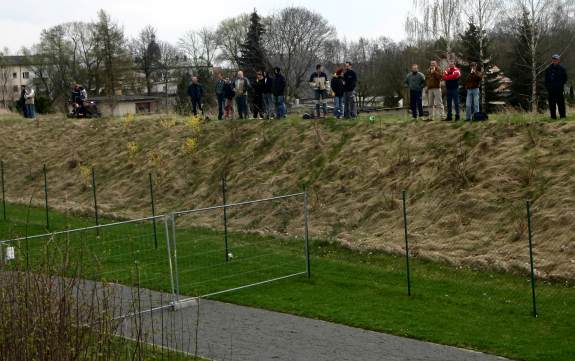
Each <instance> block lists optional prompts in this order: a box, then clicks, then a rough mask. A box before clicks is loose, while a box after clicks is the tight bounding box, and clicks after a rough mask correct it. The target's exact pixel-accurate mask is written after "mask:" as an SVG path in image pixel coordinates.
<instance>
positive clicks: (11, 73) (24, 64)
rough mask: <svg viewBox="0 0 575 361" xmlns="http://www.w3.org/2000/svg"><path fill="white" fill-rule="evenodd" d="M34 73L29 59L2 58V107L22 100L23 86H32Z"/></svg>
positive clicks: (0, 98)
mask: <svg viewBox="0 0 575 361" xmlns="http://www.w3.org/2000/svg"><path fill="white" fill-rule="evenodd" d="M33 80H34V71H33V70H32V67H31V66H30V63H29V58H27V57H24V56H3V57H0V106H7V105H9V104H11V103H13V102H15V101H17V100H18V99H19V98H20V91H21V90H22V85H30V84H31V83H32V81H33Z"/></svg>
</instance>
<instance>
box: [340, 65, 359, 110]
mask: <svg viewBox="0 0 575 361" xmlns="http://www.w3.org/2000/svg"><path fill="white" fill-rule="evenodd" d="M343 84H344V101H345V106H344V116H345V118H346V119H353V118H356V117H357V107H356V104H355V87H356V86H357V74H356V73H355V71H353V64H352V63H351V62H349V61H348V62H346V63H345V73H344V74H343Z"/></svg>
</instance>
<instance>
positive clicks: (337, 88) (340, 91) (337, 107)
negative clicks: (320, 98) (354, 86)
mask: <svg viewBox="0 0 575 361" xmlns="http://www.w3.org/2000/svg"><path fill="white" fill-rule="evenodd" d="M344 88H345V87H344V84H343V69H338V70H337V71H336V72H335V76H334V77H333V78H332V79H331V91H332V92H333V116H334V117H336V118H337V119H341V117H342V116H343V102H344V94H345V90H344Z"/></svg>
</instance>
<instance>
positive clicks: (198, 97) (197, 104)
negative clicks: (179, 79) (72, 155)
mask: <svg viewBox="0 0 575 361" xmlns="http://www.w3.org/2000/svg"><path fill="white" fill-rule="evenodd" d="M188 96H189V97H190V99H191V101H192V114H194V116H196V115H198V109H199V110H200V111H201V112H202V114H203V113H204V108H203V106H202V97H203V96H204V87H203V86H202V84H200V83H199V82H198V77H196V76H194V77H192V84H190V86H189V87H188Z"/></svg>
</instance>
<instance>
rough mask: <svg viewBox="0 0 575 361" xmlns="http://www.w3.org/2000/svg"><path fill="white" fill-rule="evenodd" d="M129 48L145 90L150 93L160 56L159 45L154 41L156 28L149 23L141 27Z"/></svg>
mask: <svg viewBox="0 0 575 361" xmlns="http://www.w3.org/2000/svg"><path fill="white" fill-rule="evenodd" d="M130 50H131V52H132V57H133V59H134V63H135V64H136V66H137V67H138V70H140V71H141V72H142V73H143V74H144V78H145V83H146V91H147V93H148V95H150V94H151V93H152V85H153V78H154V75H155V74H156V73H157V71H158V62H159V61H160V58H161V52H160V46H159V45H158V43H157V42H156V29H154V28H153V27H152V26H150V25H148V26H146V27H145V28H144V29H142V31H141V32H140V34H139V35H138V37H137V38H136V39H133V40H132V42H131V44H130Z"/></svg>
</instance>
